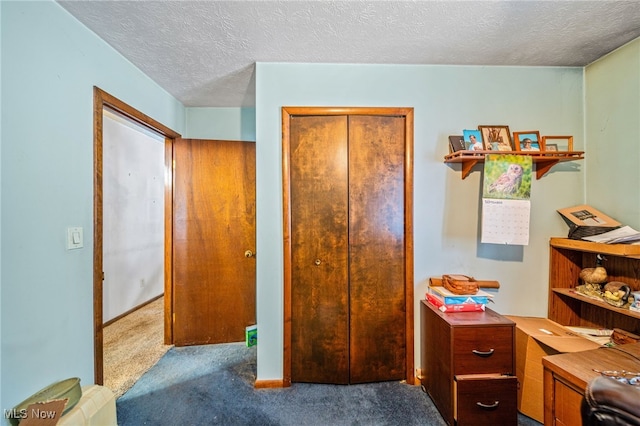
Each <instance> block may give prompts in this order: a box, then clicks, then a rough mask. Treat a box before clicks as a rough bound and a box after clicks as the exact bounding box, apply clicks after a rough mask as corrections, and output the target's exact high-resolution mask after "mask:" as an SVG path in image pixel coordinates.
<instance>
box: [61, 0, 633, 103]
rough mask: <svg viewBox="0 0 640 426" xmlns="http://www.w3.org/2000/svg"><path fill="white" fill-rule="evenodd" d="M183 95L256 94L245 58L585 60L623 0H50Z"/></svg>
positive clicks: (627, 24)
mask: <svg viewBox="0 0 640 426" xmlns="http://www.w3.org/2000/svg"><path fill="white" fill-rule="evenodd" d="M58 3H59V4H60V5H61V6H62V7H63V8H65V9H66V10H67V11H69V13H71V14H72V15H73V16H75V17H76V18H77V19H78V20H80V21H81V22H82V23H83V24H84V25H86V26H87V27H88V28H89V29H91V30H92V31H94V32H95V33H96V34H97V35H98V36H99V37H100V38H102V39H103V40H105V41H106V42H107V43H108V44H110V45H111V46H113V48H115V49H116V50H117V51H119V52H120V53H121V54H122V55H123V56H124V57H126V58H127V59H128V60H129V61H131V62H132V63H133V64H135V65H136V66H137V67H138V68H140V69H141V70H142V71H143V72H144V73H145V74H147V75H148V76H149V77H150V78H152V79H153V80H154V81H156V82H157V83H158V84H159V85H160V86H162V87H163V88H164V89H165V90H167V91H168V92H169V93H171V94H172V95H173V96H175V97H176V98H177V99H179V100H180V101H181V102H182V103H183V104H184V105H185V106H188V107H239V106H254V105H255V77H254V68H255V63H256V62H311V63H362V64H445V65H524V66H584V65H586V64H589V63H591V62H593V61H594V60H596V59H598V58H600V57H602V56H603V55H605V54H607V53H609V52H611V51H612V50H614V49H616V48H618V47H620V46H621V45H623V44H625V43H627V42H628V41H631V40H633V39H634V38H637V37H639V36H640V0H634V1H605V0H598V1H577V0H568V1H567V0H565V1H551V0H545V1H521V0H508V1H504V0H503V1H489V0H482V1H453V0H449V1H434V0H432V1H360V0H351V1H327V0H325V1H239V0H236V1H212V0H209V1H142V0H137V1H113V0H109V1H101V0H73V1H60V0H59V1H58Z"/></svg>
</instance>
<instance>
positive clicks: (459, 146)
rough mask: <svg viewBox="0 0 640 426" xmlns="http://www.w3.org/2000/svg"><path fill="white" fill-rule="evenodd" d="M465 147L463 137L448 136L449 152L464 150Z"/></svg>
mask: <svg viewBox="0 0 640 426" xmlns="http://www.w3.org/2000/svg"><path fill="white" fill-rule="evenodd" d="M465 149H467V147H466V145H465V144H464V137H463V136H462V135H460V136H449V153H452V152H458V151H464V150H465Z"/></svg>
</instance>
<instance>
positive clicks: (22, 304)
mask: <svg viewBox="0 0 640 426" xmlns="http://www.w3.org/2000/svg"><path fill="white" fill-rule="evenodd" d="M0 10H1V18H2V21H1V38H2V82H1V83H2V105H1V108H2V126H1V131H2V135H1V136H2V157H1V160H2V162H1V165H0V170H1V182H2V188H1V195H2V199H1V202H2V223H1V229H2V235H1V236H2V240H1V244H2V247H3V248H4V250H3V251H2V258H1V265H2V276H1V284H2V299H1V300H2V306H1V314H0V317H1V326H2V331H1V335H2V346H1V354H2V366H1V377H2V385H1V386H2V401H1V404H0V405H1V407H0V408H3V409H8V408H11V407H12V406H13V405H15V404H16V403H18V402H20V401H21V400H22V399H24V398H26V397H27V396H29V395H31V394H32V393H34V392H36V391H37V390H39V389H41V388H42V387H44V386H47V385H49V384H50V383H52V382H54V381H57V380H60V379H64V378H68V377H75V376H77V377H80V378H81V381H82V384H83V385H87V384H91V383H93V379H94V377H93V374H94V372H93V368H94V367H93V237H92V234H93V219H94V217H93V86H94V85H95V86H98V87H100V88H101V89H103V90H105V91H106V92H108V93H110V94H112V95H114V96H116V97H117V98H119V99H121V100H122V101H124V102H126V103H128V104H129V105H131V106H133V107H134V108H137V109H139V110H140V111H143V112H144V113H145V114H147V115H148V116H150V117H152V118H154V119H155V120H157V121H159V122H161V123H163V124H164V125H166V126H168V127H170V128H172V129H173V130H175V131H177V132H180V133H181V132H183V130H184V124H185V112H184V107H183V106H182V105H181V104H180V103H179V102H178V101H177V100H176V99H174V98H173V97H171V96H170V95H169V94H168V93H166V92H165V91H164V90H162V89H161V88H160V87H159V86H158V85H156V84H155V83H154V82H153V81H152V80H150V79H149V78H148V77H147V76H145V75H144V74H143V73H142V72H140V71H139V70H138V69H136V68H135V67H134V66H133V65H131V63H129V62H128V61H126V60H125V59H123V57H122V56H121V55H120V54H118V53H117V52H116V51H115V50H113V49H112V48H110V47H109V46H107V45H106V43H104V42H103V41H102V40H100V39H99V38H97V37H96V36H95V34H93V33H92V32H90V31H89V30H88V29H87V28H86V27H84V26H82V25H81V24H80V23H79V22H78V21H77V20H76V19H75V18H73V17H72V16H71V15H69V14H68V13H67V12H66V11H65V10H64V9H62V8H61V7H60V6H59V5H58V4H57V3H55V2H52V1H38V2H7V1H3V2H0ZM68 226H81V227H83V228H84V248H82V249H78V250H66V245H65V241H66V228H67V227H68Z"/></svg>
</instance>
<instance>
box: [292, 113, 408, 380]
mask: <svg viewBox="0 0 640 426" xmlns="http://www.w3.org/2000/svg"><path fill="white" fill-rule="evenodd" d="M404 126H405V122H404V118H403V117H387V116H359V115H351V116H346V115H345V116H292V117H291V121H290V153H291V154H290V158H291V164H290V176H291V251H292V260H291V277H292V278H291V379H292V381H294V382H313V383H338V384H347V383H363V382H373V381H384V380H399V379H404V378H405V377H406V374H405V356H406V347H405V346H406V343H405V337H406V336H405V334H406V322H405V273H404V265H405V263H404V256H405V255H404V250H405V248H404V142H405V134H404Z"/></svg>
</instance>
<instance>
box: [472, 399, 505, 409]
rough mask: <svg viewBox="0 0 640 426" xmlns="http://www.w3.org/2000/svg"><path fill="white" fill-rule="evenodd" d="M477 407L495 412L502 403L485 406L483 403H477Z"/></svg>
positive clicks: (497, 402)
mask: <svg viewBox="0 0 640 426" xmlns="http://www.w3.org/2000/svg"><path fill="white" fill-rule="evenodd" d="M476 405H477V406H478V407H480V408H482V409H484V410H495V409H496V408H498V405H500V401H496V402H494V403H493V404H483V403H482V402H476Z"/></svg>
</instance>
